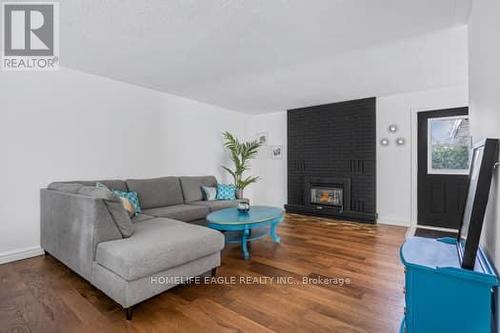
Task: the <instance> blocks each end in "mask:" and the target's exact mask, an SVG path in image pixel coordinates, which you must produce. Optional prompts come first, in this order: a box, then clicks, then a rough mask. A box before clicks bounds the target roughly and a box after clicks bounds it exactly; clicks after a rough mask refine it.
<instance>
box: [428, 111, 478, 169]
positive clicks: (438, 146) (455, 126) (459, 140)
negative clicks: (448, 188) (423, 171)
mask: <svg viewBox="0 0 500 333" xmlns="http://www.w3.org/2000/svg"><path fill="white" fill-rule="evenodd" d="M427 131H428V140H427V144H428V147H427V152H428V157H427V161H428V162H427V163H428V167H427V172H428V173H429V174H452V175H465V174H468V173H469V164H470V152H471V136H470V133H469V117H468V116H455V117H442V118H431V119H429V120H428V126H427Z"/></svg>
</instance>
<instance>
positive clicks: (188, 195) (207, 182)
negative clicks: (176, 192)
mask: <svg viewBox="0 0 500 333" xmlns="http://www.w3.org/2000/svg"><path fill="white" fill-rule="evenodd" d="M180 180H181V186H182V193H183V194H184V201H185V202H193V201H201V200H203V192H202V189H201V187H202V186H207V187H217V179H215V177H214V176H199V177H180Z"/></svg>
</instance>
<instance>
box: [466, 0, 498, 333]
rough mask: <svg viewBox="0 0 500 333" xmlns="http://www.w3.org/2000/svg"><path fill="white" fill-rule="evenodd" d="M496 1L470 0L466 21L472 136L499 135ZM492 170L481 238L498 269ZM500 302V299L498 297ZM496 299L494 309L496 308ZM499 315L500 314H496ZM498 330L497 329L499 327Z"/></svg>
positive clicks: (494, 179)
mask: <svg viewBox="0 0 500 333" xmlns="http://www.w3.org/2000/svg"><path fill="white" fill-rule="evenodd" d="M498 13H500V2H499V1H498V0H474V1H473V5H472V11H471V16H470V21H469V87H470V88H469V89H470V116H471V127H472V134H473V137H474V140H479V139H482V138H486V137H491V138H500V63H499V59H500V44H499V40H500V20H499V19H498ZM499 170H500V168H497V169H496V170H495V172H494V177H493V183H492V189H491V193H490V199H489V202H488V209H487V213H486V219H485V226H484V229H483V238H482V239H483V240H484V245H485V246H486V250H487V252H488V255H489V256H490V257H491V258H492V259H493V260H494V263H495V266H496V269H497V270H498V269H500V244H499V243H500V226H499V223H500V221H499V219H500V179H499ZM498 302H500V300H498ZM498 302H497V309H498V310H499V311H500V309H499V307H498V304H500V303H498ZM497 318H500V314H499V315H498V316H497ZM499 331H500V330H499Z"/></svg>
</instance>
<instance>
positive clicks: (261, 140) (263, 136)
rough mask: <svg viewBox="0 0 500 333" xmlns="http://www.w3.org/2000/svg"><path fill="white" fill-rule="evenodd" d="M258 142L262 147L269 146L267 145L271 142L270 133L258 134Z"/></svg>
mask: <svg viewBox="0 0 500 333" xmlns="http://www.w3.org/2000/svg"><path fill="white" fill-rule="evenodd" d="M256 140H257V141H258V142H259V143H260V144H261V145H262V146H267V143H268V142H269V133H268V132H261V133H258V134H257V138H256Z"/></svg>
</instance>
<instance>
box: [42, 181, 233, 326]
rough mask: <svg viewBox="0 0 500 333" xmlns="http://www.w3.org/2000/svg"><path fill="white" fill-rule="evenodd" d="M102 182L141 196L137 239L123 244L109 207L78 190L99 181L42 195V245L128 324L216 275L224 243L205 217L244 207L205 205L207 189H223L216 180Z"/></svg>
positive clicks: (54, 188) (55, 187)
mask: <svg viewBox="0 0 500 333" xmlns="http://www.w3.org/2000/svg"><path fill="white" fill-rule="evenodd" d="M99 182H100V183H102V184H104V185H105V186H106V187H108V188H109V189H111V190H120V191H134V192H137V193H138V196H139V201H140V204H141V207H142V212H141V213H140V214H138V215H136V216H135V217H133V218H132V228H133V233H132V235H131V236H130V237H127V238H124V236H123V235H122V232H121V230H120V228H119V226H117V223H116V218H115V216H114V215H113V212H112V211H111V209H110V206H109V201H106V199H105V198H104V199H103V197H99V196H97V197H96V196H93V195H87V193H89V191H83V192H82V191H81V188H79V187H78V185H82V186H85V187H87V188H90V189H91V190H92V188H93V187H94V186H95V184H96V181H74V182H64V184H71V185H69V186H60V184H62V183H53V184H51V185H49V187H48V188H46V189H42V190H41V245H42V248H43V249H44V250H45V251H46V252H48V253H49V254H50V255H52V256H54V257H55V258H57V259H58V260H60V261H61V262H63V263H64V264H65V265H67V266H68V267H69V268H71V269H72V270H73V271H75V272H76V273H78V274H80V275H81V276H82V277H84V278H85V279H86V280H88V281H89V282H90V283H92V284H93V285H94V286H96V287H97V288H99V289H100V290H102V291H103V292H104V293H105V294H106V295H108V296H109V297H111V298H112V299H113V300H115V301H116V302H117V303H119V304H120V305H121V306H122V307H123V308H125V309H126V314H127V319H131V317H132V307H133V306H134V305H136V304H137V303H139V302H141V301H143V300H145V299H148V298H150V297H152V296H154V295H157V294H159V293H161V292H163V291H165V290H168V289H170V288H172V287H174V286H175V285H177V284H179V281H180V280H179V278H189V277H195V276H199V275H202V274H205V273H208V272H211V273H212V274H215V269H216V268H217V267H218V266H219V265H220V251H221V250H222V249H223V248H224V236H223V235H222V234H221V233H220V232H218V231H216V230H212V229H209V228H207V227H205V226H203V225H204V224H205V223H206V221H205V218H206V216H207V215H208V214H209V213H210V212H212V211H215V210H218V209H222V208H227V207H234V206H236V205H237V201H236V200H230V201H205V200H203V194H202V190H201V186H216V185H217V180H216V179H215V177H212V176H205V177H163V178H155V179H129V180H126V181H122V180H103V181H99ZM58 184H59V186H58ZM73 185H75V186H73ZM91 192H92V191H90V193H91ZM82 193H85V194H82ZM127 216H128V215H127Z"/></svg>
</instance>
